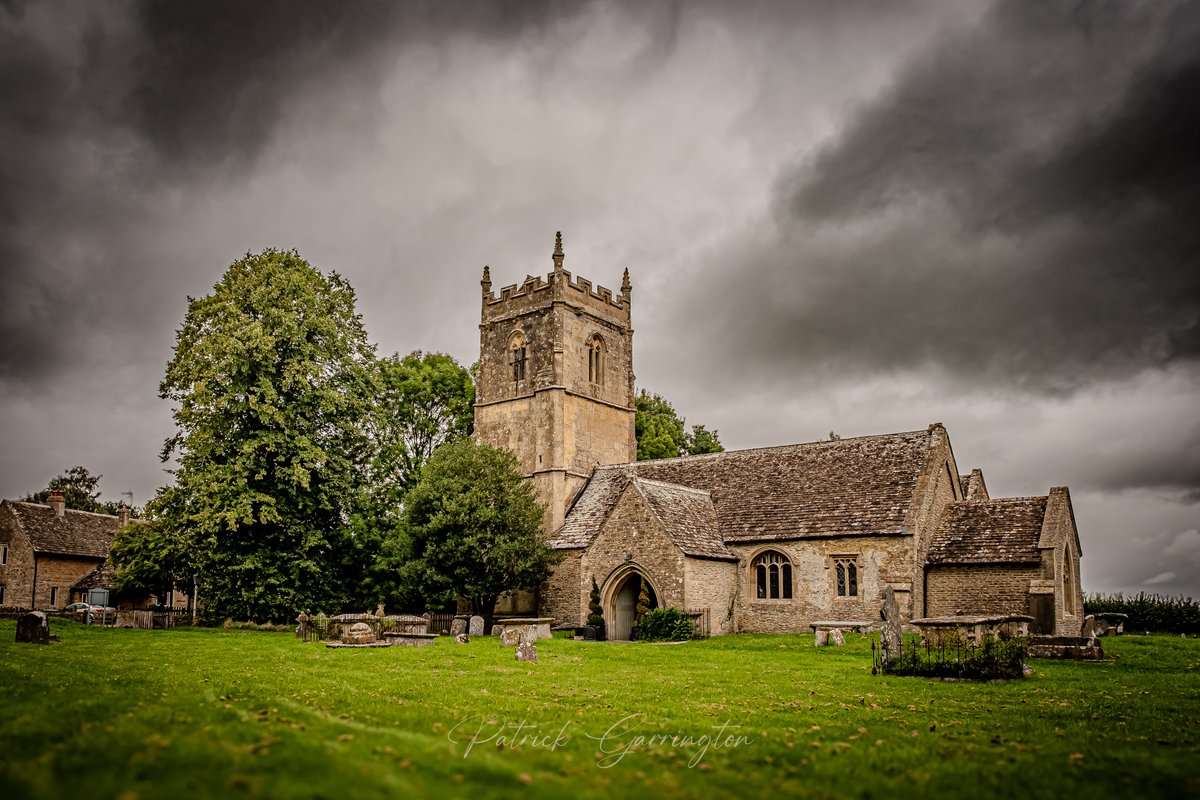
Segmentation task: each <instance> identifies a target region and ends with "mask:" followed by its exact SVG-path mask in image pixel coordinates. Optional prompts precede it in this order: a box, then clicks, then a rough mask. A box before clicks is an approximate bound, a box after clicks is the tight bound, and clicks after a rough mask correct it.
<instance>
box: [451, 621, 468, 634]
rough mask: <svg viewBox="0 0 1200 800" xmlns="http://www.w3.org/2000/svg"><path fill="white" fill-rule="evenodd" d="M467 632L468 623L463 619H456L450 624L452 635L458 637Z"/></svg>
mask: <svg viewBox="0 0 1200 800" xmlns="http://www.w3.org/2000/svg"><path fill="white" fill-rule="evenodd" d="M466 632H467V621H466V620H465V619H463V618H462V617H455V618H454V619H453V620H452V621H451V622H450V635H451V636H458V635H459V634H460V633H466Z"/></svg>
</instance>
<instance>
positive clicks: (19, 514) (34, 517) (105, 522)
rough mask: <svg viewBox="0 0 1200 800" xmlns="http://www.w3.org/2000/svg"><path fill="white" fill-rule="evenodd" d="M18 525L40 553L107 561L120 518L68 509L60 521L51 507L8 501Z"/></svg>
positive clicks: (6, 501)
mask: <svg viewBox="0 0 1200 800" xmlns="http://www.w3.org/2000/svg"><path fill="white" fill-rule="evenodd" d="M4 505H6V506H7V507H8V508H9V510H10V511H11V512H12V514H13V516H14V517H15V519H16V521H17V524H18V525H20V526H21V529H22V530H23V531H24V532H25V535H26V536H28V537H29V541H30V543H31V544H32V545H33V549H34V551H35V552H38V553H55V554H58V555H68V556H85V557H88V558H108V549H109V548H110V547H111V546H112V541H113V536H114V535H115V534H116V532H117V517H114V516H112V515H110V514H92V513H90V512H87V511H75V510H73V509H67V510H66V511H64V512H63V515H62V516H61V517H59V516H57V515H56V514H55V513H54V509H53V508H51V507H50V506H44V505H41V504H40V503H22V502H18V501H15V500H5V501H4Z"/></svg>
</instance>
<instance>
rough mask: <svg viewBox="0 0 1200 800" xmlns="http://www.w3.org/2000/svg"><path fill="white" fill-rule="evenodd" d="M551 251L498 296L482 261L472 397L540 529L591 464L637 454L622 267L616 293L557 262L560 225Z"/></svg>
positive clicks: (562, 509)
mask: <svg viewBox="0 0 1200 800" xmlns="http://www.w3.org/2000/svg"><path fill="white" fill-rule="evenodd" d="M551 258H552V260H553V262H554V269H553V271H552V272H550V273H549V275H548V276H547V278H546V279H542V278H541V277H533V276H529V277H527V278H526V279H525V281H524V283H522V284H520V285H515V284H514V285H512V286H506V287H504V288H503V289H501V290H500V293H499V296H496V295H494V294H493V293H492V279H491V272H490V269H489V268H488V267H484V268H483V280H482V281H480V283H481V284H482V286H483V309H482V314H481V318H480V324H479V373H478V375H477V377H476V402H475V435H476V436H477V437H478V439H479V441H480V442H483V443H485V444H490V445H493V446H495V447H503V448H506V449H508V450H510V451H511V452H513V453H515V454H516V456H517V460H518V461H519V462H520V467H521V470H522V471H523V472H524V473H525V474H526V475H528V476H529V477H530V478H531V479H532V480H533V482H534V485H535V486H536V487H537V492H538V497H539V499H540V500H541V501H542V502H543V503H545V504H546V507H547V508H546V519H545V531H546V535H547V536H549V535H551V534H553V533H554V531H555V530H557V529H558V527H559V526H560V525H562V522H563V517H564V514H565V513H566V508H567V505H568V504H569V503H570V502H571V500H572V499H573V498H574V496H575V494H576V492H578V491H579V489H580V487H582V486H583V484H584V482H585V481H586V480H587V478H588V476H589V475H591V472H592V468H593V467H595V466H596V465H597V464H624V463H628V462H631V461H634V460H636V458H637V441H636V438H635V435H634V380H633V328H632V327H631V325H630V299H631V297H632V288H631V286H630V283H629V271H628V270H626V271H625V276H624V280H623V281H622V284H621V293H620V294H619V295H617V296H615V297H614V296H613V293H612V291H610V290H609V289H605V288H604V287H602V286H595V287H593V286H592V284H591V282H590V281H588V280H587V279H585V278H574V279H572V277H571V273H570V272H567V271H566V270H565V269H563V249H562V234H561V233H559V234H557V235H556V236H555V240H554V254H553V255H552V256H551Z"/></svg>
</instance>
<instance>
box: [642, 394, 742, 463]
mask: <svg viewBox="0 0 1200 800" xmlns="http://www.w3.org/2000/svg"><path fill="white" fill-rule="evenodd" d="M635 412H636V414H635V417H634V433H635V435H636V436H637V457H638V461H647V460H651V459H656V458H675V457H676V456H683V455H696V454H699V453H719V452H721V451H723V450H724V449H725V448H724V447H723V446H722V445H721V442H720V440H719V439H718V438H717V431H715V430H714V431H709V430H708V429H707V428H705V427H704V426H703V425H695V426H693V427H692V429H691V430H690V431H689V430H687V426H686V421H685V420H684V418H683V417H681V416H679V414H678V412H676V411H675V407H674V406H672V405H671V404H670V403H669V402H667V400H666V399H664V398H663V397H662V396H661V395H657V394H650V393H649V392H647V391H646V390H645V389H643V390H641V391H640V392H638V396H637V399H636V400H635Z"/></svg>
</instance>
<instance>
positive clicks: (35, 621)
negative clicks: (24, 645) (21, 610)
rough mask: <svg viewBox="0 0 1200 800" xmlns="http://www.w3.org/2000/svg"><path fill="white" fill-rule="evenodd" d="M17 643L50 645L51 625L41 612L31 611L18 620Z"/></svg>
mask: <svg viewBox="0 0 1200 800" xmlns="http://www.w3.org/2000/svg"><path fill="white" fill-rule="evenodd" d="M17 641H18V642H29V643H30V644H50V623H49V622H48V621H47V620H46V615H45V614H43V613H42V612H41V611H30V612H29V613H28V614H26V615H25V616H23V617H21V618H20V619H19V620H17Z"/></svg>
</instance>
